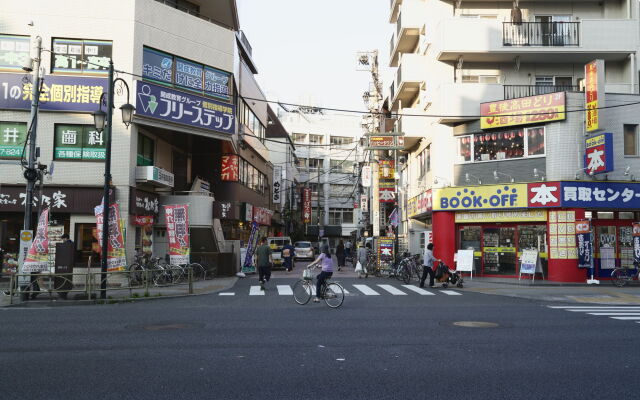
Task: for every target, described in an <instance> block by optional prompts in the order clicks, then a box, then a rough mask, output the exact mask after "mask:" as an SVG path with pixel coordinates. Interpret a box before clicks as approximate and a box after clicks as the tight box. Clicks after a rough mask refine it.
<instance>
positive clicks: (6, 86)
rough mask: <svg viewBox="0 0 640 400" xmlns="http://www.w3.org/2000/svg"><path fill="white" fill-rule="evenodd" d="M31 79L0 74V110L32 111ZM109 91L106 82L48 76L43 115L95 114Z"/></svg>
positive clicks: (43, 98) (42, 107) (43, 80)
mask: <svg viewBox="0 0 640 400" xmlns="http://www.w3.org/2000/svg"><path fill="white" fill-rule="evenodd" d="M30 81H31V79H24V75H23V74H0V109H4V110H29V109H30V108H31V99H32V98H33V92H32V89H33V84H32V83H31V82H30ZM106 91H107V79H106V78H85V77H75V76H60V75H45V76H44V78H42V90H41V91H40V111H72V112H89V113H92V112H94V111H95V110H96V109H97V108H98V103H99V102H100V96H101V95H102V93H103V92H106Z"/></svg>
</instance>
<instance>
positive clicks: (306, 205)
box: [302, 188, 311, 224]
mask: <svg viewBox="0 0 640 400" xmlns="http://www.w3.org/2000/svg"><path fill="white" fill-rule="evenodd" d="M302 222H304V223H305V224H308V223H311V188H304V189H303V190H302Z"/></svg>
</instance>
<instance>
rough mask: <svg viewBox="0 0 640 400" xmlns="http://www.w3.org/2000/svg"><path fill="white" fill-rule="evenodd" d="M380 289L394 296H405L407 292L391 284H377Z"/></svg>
mask: <svg viewBox="0 0 640 400" xmlns="http://www.w3.org/2000/svg"><path fill="white" fill-rule="evenodd" d="M378 286H379V287H380V288H381V289H384V290H386V291H387V292H389V293H391V294H392V295H394V296H406V295H407V294H406V293H405V292H403V291H402V290H400V289H398V288H395V287H393V286H391V285H378Z"/></svg>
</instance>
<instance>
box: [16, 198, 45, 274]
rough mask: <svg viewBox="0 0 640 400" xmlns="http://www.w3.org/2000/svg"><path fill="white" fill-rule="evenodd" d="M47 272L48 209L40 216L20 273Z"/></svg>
mask: <svg viewBox="0 0 640 400" xmlns="http://www.w3.org/2000/svg"><path fill="white" fill-rule="evenodd" d="M48 270H49V209H48V208H46V209H44V210H43V211H42V213H41V214H40V219H39V220H38V229H37V230H36V237H35V238H34V239H33V242H31V246H29V251H28V252H27V256H26V257H25V259H24V263H23V266H22V270H21V272H23V273H24V272H43V271H48Z"/></svg>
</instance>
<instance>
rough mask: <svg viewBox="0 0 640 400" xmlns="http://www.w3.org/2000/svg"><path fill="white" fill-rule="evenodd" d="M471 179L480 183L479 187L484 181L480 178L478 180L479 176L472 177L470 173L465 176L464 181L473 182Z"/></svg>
mask: <svg viewBox="0 0 640 400" xmlns="http://www.w3.org/2000/svg"><path fill="white" fill-rule="evenodd" d="M471 178H473V179H475V180H477V181H478V185H482V180H481V179H480V178H478V177H477V176H475V175H471V174H470V173H466V174H464V181H465V182H467V183H469V182H471Z"/></svg>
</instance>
